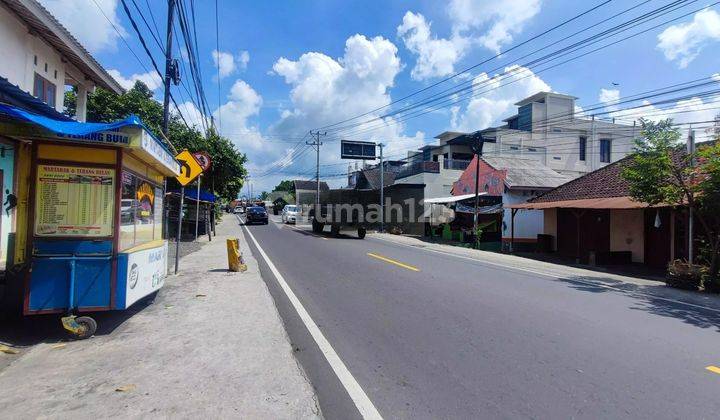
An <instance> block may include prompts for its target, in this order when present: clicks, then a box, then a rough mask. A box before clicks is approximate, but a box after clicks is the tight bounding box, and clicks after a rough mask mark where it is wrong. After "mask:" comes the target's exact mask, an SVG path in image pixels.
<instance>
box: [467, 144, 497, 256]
mask: <svg viewBox="0 0 720 420" xmlns="http://www.w3.org/2000/svg"><path fill="white" fill-rule="evenodd" d="M473 137H474V140H475V141H474V142H473V145H472V151H473V153H475V210H474V214H473V235H475V244H476V246H477V243H478V241H479V239H480V238H478V237H477V231H478V209H479V206H480V157H481V156H482V154H483V146H484V145H485V142H486V141H487V142H495V140H485V138H484V137H483V135H482V133H479V132H477V133H475V134H473Z"/></svg>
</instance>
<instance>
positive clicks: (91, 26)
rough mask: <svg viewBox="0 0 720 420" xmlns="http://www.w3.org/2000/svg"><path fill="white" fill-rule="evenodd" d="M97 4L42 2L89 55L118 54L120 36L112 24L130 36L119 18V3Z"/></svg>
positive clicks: (100, 0) (102, 0)
mask: <svg viewBox="0 0 720 420" xmlns="http://www.w3.org/2000/svg"><path fill="white" fill-rule="evenodd" d="M95 1H96V2H97V5H96V4H95V3H94V2H89V1H87V0H40V2H41V3H42V5H43V6H45V7H46V8H47V9H48V10H49V11H50V13H52V14H53V15H54V16H55V17H56V18H57V19H58V20H59V21H60V23H62V24H63V25H64V26H65V27H66V28H67V29H68V30H69V31H70V33H72V34H73V35H74V36H75V38H77V40H78V41H80V43H81V44H82V45H83V46H84V47H85V48H87V49H88V50H89V51H90V52H93V53H97V52H100V51H106V50H107V51H115V50H116V46H117V44H116V43H117V40H118V38H120V35H118V33H117V32H116V31H115V29H114V28H113V25H112V24H114V25H115V27H116V28H117V29H118V31H119V32H120V33H121V34H122V35H123V36H125V35H127V32H126V31H125V29H124V28H123V27H122V25H121V24H120V19H119V18H118V12H117V11H118V0H95ZM98 7H99V8H100V9H102V11H101V10H100V9H99V8H98ZM103 13H104V15H103ZM106 16H107V17H106ZM108 19H109V20H110V21H111V22H112V24H110V22H108Z"/></svg>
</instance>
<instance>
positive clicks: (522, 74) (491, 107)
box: [450, 65, 551, 131]
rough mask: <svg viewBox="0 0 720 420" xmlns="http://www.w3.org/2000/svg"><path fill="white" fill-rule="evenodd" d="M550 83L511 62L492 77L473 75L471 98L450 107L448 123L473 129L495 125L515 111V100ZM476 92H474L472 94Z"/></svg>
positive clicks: (454, 126) (453, 126)
mask: <svg viewBox="0 0 720 420" xmlns="http://www.w3.org/2000/svg"><path fill="white" fill-rule="evenodd" d="M540 91H551V88H550V86H549V85H548V84H547V83H545V81H544V80H542V79H541V78H540V77H538V76H537V75H536V74H535V73H533V71H532V70H530V69H528V68H525V67H522V66H518V65H512V66H509V67H506V68H505V71H504V72H503V73H501V74H496V75H494V76H492V77H490V76H488V75H487V74H486V73H480V74H479V75H477V76H476V77H475V78H474V79H473V99H472V100H471V101H470V102H469V103H468V105H467V106H466V107H465V109H462V108H461V107H459V106H458V107H454V108H453V109H451V114H452V118H451V121H450V126H451V128H452V129H453V130H457V131H475V130H480V129H484V128H487V127H491V126H493V125H498V124H500V122H501V121H502V119H503V118H506V117H509V116H510V115H512V114H513V113H515V111H516V109H515V103H517V102H519V101H520V100H522V99H525V98H527V97H528V96H531V95H533V94H535V93H538V92H540ZM475 95H477V96H475Z"/></svg>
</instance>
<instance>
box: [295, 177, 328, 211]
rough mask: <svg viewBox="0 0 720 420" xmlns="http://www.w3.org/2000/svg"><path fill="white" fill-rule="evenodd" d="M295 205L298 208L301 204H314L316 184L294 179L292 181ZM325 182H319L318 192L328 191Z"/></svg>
mask: <svg viewBox="0 0 720 420" xmlns="http://www.w3.org/2000/svg"><path fill="white" fill-rule="evenodd" d="M293 187H294V190H295V191H294V195H295V204H296V205H298V206H300V205H303V204H308V205H312V204H315V201H316V197H317V182H316V181H305V180H300V179H296V180H293ZM329 190H330V188H329V187H328V184H327V182H324V181H320V192H323V191H329Z"/></svg>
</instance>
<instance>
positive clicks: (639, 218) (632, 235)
mask: <svg viewBox="0 0 720 420" xmlns="http://www.w3.org/2000/svg"><path fill="white" fill-rule="evenodd" d="M644 238H645V228H644V218H643V210H612V211H610V251H631V252H632V260H633V262H639V263H641V262H644V259H645V242H644Z"/></svg>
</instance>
